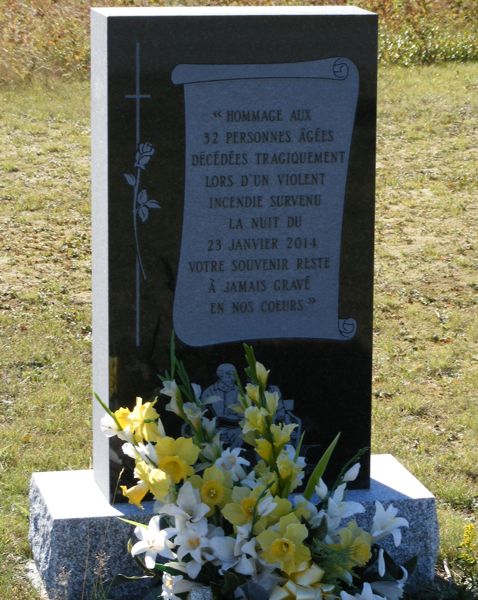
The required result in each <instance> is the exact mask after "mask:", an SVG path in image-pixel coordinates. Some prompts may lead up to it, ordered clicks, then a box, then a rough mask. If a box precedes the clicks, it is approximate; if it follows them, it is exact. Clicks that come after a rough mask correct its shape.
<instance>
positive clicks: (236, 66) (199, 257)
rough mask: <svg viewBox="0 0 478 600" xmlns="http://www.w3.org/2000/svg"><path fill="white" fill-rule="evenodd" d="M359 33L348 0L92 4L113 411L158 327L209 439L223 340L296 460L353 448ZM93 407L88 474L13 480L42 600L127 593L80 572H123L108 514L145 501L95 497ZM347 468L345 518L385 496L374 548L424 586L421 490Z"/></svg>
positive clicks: (233, 438)
mask: <svg viewBox="0 0 478 600" xmlns="http://www.w3.org/2000/svg"><path fill="white" fill-rule="evenodd" d="M376 34H377V24H376V16H375V15H374V14H372V13H369V12H366V11H363V10H360V9H357V8H353V7H341V8H338V7H323V8H318V7H300V8H298V7H288V8H286V7H281V8H278V7H275V8H260V7H256V8H227V9H226V8H219V7H217V8H207V9H206V8H201V9H199V8H195V9H191V8H187V9H177V8H175V9H149V8H148V9H146V8H145V9H94V10H93V11H92V133H93V288H94V289H93V379H94V382H93V387H94V390H95V392H97V393H98V394H99V395H100V396H101V397H102V398H103V400H104V401H106V402H108V403H109V405H110V407H111V408H112V409H113V410H114V409H116V408H118V407H119V406H121V405H127V404H132V403H133V402H134V398H135V396H136V395H142V396H143V397H145V398H149V397H151V396H154V395H156V394H157V393H158V391H159V388H160V381H159V378H158V374H159V373H162V372H163V371H164V370H165V369H166V368H167V367H168V350H169V340H170V337H171V332H172V331H173V330H175V331H176V335H177V346H178V351H179V353H180V355H181V357H182V358H183V359H184V361H185V363H186V364H187V365H188V368H189V370H190V372H191V376H192V379H193V381H197V382H198V383H200V384H201V385H202V386H203V392H202V394H203V397H204V398H207V397H208V396H209V395H211V394H214V395H216V396H219V397H220V398H221V400H220V401H219V402H217V403H215V404H214V405H213V406H214V411H215V414H216V416H217V418H218V422H219V423H220V425H221V435H222V436H223V438H224V440H225V442H226V443H227V444H228V445H229V446H234V445H238V444H240V443H241V440H240V436H238V434H237V418H236V416H235V413H233V412H232V411H231V409H230V407H231V405H232V404H233V403H234V402H235V399H236V397H237V389H236V387H235V368H239V367H240V365H241V364H242V363H243V353H242V349H241V342H244V341H247V342H250V343H252V344H253V345H254V347H255V350H256V354H257V356H258V357H259V359H260V360H261V361H262V362H263V363H265V364H266V365H267V366H268V367H270V368H272V378H271V383H272V384H273V385H274V386H278V387H279V388H280V390H281V393H282V397H281V401H280V405H279V411H280V413H281V417H282V419H283V420H284V421H286V422H290V423H295V424H296V425H297V428H296V434H295V435H296V436H297V438H298V437H300V434H301V433H302V432H303V431H305V432H306V438H305V444H304V446H305V450H306V452H307V458H308V459H309V460H313V457H314V455H317V454H319V453H320V452H321V451H322V450H323V449H324V448H325V447H326V446H327V445H328V444H329V443H330V441H331V440H332V438H333V437H335V435H336V433H337V432H338V431H341V432H342V439H341V443H340V445H339V446H338V449H337V452H336V454H335V468H337V467H338V466H339V465H342V464H343V463H344V461H345V460H347V459H349V458H350V457H351V456H352V455H353V454H354V453H355V452H356V451H357V450H359V449H361V448H363V447H366V446H369V444H370V388H371V352H372V257H373V208H374V145H375V105H376ZM102 415H103V410H102V409H101V407H100V406H99V405H98V404H97V403H95V405H94V474H93V471H64V472H53V473H35V474H34V475H33V477H32V481H31V487H30V536H29V537H30V543H31V546H32V555H33V558H34V560H35V564H36V566H37V568H38V570H39V572H40V574H41V577H42V580H43V582H44V584H45V587H46V589H47V591H48V594H49V596H50V597H52V598H53V597H54V598H58V599H59V600H76V599H77V598H79V597H82V598H85V599H88V598H93V597H97V592H98V591H99V590H101V589H103V592H104V593H107V595H108V597H111V598H112V599H113V598H118V599H119V598H121V599H122V600H125V599H126V598H131V600H136V599H139V598H143V597H144V593H145V592H144V587H142V586H143V585H144V582H140V583H139V584H138V587H136V588H135V587H134V586H133V587H129V588H128V589H123V588H122V587H118V588H112V589H111V590H107V589H105V588H101V587H99V588H98V584H101V581H103V580H105V579H108V578H110V577H112V576H113V575H115V574H118V573H120V572H121V573H123V574H125V575H134V574H139V569H138V567H137V566H136V565H135V563H134V561H133V559H132V558H131V556H129V555H128V554H127V552H126V539H127V538H128V536H129V535H130V534H131V531H130V528H128V527H127V526H126V525H125V524H124V523H122V522H120V521H118V516H122V517H125V518H127V519H129V520H140V519H142V520H144V521H147V520H148V519H149V518H150V516H152V515H153V514H154V503H152V502H147V503H145V507H144V510H143V511H140V510H139V509H137V508H136V507H133V506H131V505H128V504H125V503H121V504H113V505H111V504H110V502H109V501H110V499H111V498H113V497H114V490H115V489H117V486H118V484H119V481H118V478H119V474H120V472H121V469H122V458H121V457H122V454H121V449H120V447H119V446H118V445H115V444H111V446H109V444H108V440H107V439H106V438H105V437H104V436H103V434H102V433H101V432H100V428H99V421H100V418H101V417H102ZM162 416H167V413H166V415H164V414H163V415H162ZM166 426H167V428H168V431H172V430H171V429H170V427H173V423H172V422H171V423H169V422H167V423H166ZM178 433H179V432H178ZM370 465H371V469H370ZM362 466H363V468H362V470H361V473H362V475H361V479H360V480H359V481H358V486H359V488H366V487H367V486H368V484H369V474H370V472H371V482H370V483H371V485H370V487H369V489H357V490H353V491H352V492H351V493H350V495H349V499H352V500H357V501H360V502H362V503H363V504H364V506H365V509H366V511H365V513H364V514H363V515H360V517H361V519H362V521H361V523H362V524H363V525H364V526H367V527H370V521H371V519H372V515H373V512H374V503H375V501H376V500H380V501H382V502H384V503H385V504H386V505H388V504H389V503H393V504H394V505H395V506H396V507H397V508H399V510H400V514H401V515H403V516H405V517H406V518H407V519H408V520H409V523H410V527H409V529H407V530H406V532H404V538H403V543H402V545H401V546H400V547H399V548H398V550H397V549H395V548H389V549H390V551H391V552H392V554H393V555H395V556H396V558H397V559H398V560H402V561H403V560H408V559H409V558H411V557H412V556H414V555H417V556H418V559H419V560H418V567H417V570H416V573H415V575H414V580H413V581H414V582H415V583H416V584H428V583H429V582H430V581H431V580H432V579H433V575H434V569H433V566H434V560H435V557H436V552H437V546H438V529H437V520H436V510H435V499H434V498H433V496H432V495H431V494H430V492H428V490H426V489H425V488H424V487H423V486H422V485H421V484H420V483H419V482H418V481H417V480H416V479H415V478H414V477H413V476H412V475H410V473H408V472H407V471H406V469H404V467H402V466H401V465H400V464H399V463H398V462H397V461H396V460H395V459H394V458H393V457H391V456H389V455H382V456H377V455H375V456H373V457H372V460H371V461H370V456H369V455H367V456H364V457H363V458H362ZM95 480H96V481H95ZM125 483H127V482H125ZM116 500H119V498H116ZM135 569H136V570H135ZM98 578H99V579H101V581H98Z"/></svg>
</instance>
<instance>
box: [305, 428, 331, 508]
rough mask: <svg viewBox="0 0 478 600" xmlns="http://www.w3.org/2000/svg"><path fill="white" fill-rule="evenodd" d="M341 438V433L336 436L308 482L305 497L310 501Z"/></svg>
mask: <svg viewBox="0 0 478 600" xmlns="http://www.w3.org/2000/svg"><path fill="white" fill-rule="evenodd" d="M339 438H340V432H339V433H338V434H337V435H336V436H335V438H334V439H333V440H332V443H331V444H330V446H329V447H328V448H327V450H325V452H324V453H323V454H322V456H321V458H320V460H319V462H318V463H317V464H316V466H315V469H314V471H313V472H312V475H311V476H310V477H309V481H308V482H307V485H306V487H305V491H304V497H305V498H306V499H307V500H310V499H311V498H312V494H313V493H314V489H315V486H316V485H317V484H318V483H319V479H320V478H321V477H322V475H323V474H324V472H325V469H326V468H327V465H328V464H329V461H330V457H331V456H332V453H333V451H334V450H335V446H337V442H338V441H339Z"/></svg>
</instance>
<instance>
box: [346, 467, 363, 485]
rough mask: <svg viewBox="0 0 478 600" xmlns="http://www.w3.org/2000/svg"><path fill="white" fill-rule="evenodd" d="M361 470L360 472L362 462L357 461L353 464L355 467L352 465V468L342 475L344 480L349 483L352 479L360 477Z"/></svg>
mask: <svg viewBox="0 0 478 600" xmlns="http://www.w3.org/2000/svg"><path fill="white" fill-rule="evenodd" d="M359 472H360V463H355V464H354V465H353V467H350V469H348V470H347V471H345V474H344V476H343V477H342V481H344V482H347V483H348V482H350V481H355V480H356V479H357V477H358V474H359Z"/></svg>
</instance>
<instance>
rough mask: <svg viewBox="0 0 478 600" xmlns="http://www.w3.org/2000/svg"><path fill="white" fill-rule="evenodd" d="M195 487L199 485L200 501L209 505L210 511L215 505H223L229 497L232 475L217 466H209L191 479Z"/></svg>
mask: <svg viewBox="0 0 478 600" xmlns="http://www.w3.org/2000/svg"><path fill="white" fill-rule="evenodd" d="M191 483H192V485H193V486H195V487H199V492H200V494H201V499H202V501H203V502H204V503H205V504H207V505H208V506H209V508H210V509H211V512H212V511H213V509H214V507H215V506H218V507H223V506H224V505H225V504H226V502H229V500H230V498H231V487H232V477H231V476H230V475H229V473H226V472H224V471H222V470H221V469H219V468H218V467H214V466H213V467H209V468H208V469H206V470H205V471H204V473H203V476H202V478H201V477H195V478H194V479H191Z"/></svg>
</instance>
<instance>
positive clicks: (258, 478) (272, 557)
mask: <svg viewBox="0 0 478 600" xmlns="http://www.w3.org/2000/svg"><path fill="white" fill-rule="evenodd" d="M244 348H245V354H246V360H247V368H246V369H245V373H246V376H247V383H246V385H245V386H243V385H242V383H241V382H240V380H239V378H237V386H238V402H237V405H236V406H235V410H236V412H237V414H238V415H239V418H240V426H241V429H242V436H243V441H244V443H245V444H246V449H243V448H230V447H229V448H225V447H224V443H223V441H222V440H221V435H220V432H219V430H218V427H217V423H216V418H210V417H211V416H210V415H209V416H208V410H209V409H210V407H209V406H208V403H213V402H215V401H216V400H217V399H216V398H214V397H213V398H208V400H207V403H206V402H204V401H202V400H201V399H200V398H201V394H200V389H199V386H197V385H196V384H193V383H191V382H190V380H189V377H188V375H187V372H186V369H185V367H184V365H183V363H182V362H181V361H179V360H178V359H177V357H176V355H175V351H174V344H173V345H172V350H171V371H170V373H166V375H165V377H164V378H162V380H163V388H162V390H161V393H162V394H163V395H165V396H167V397H169V402H168V403H167V404H166V406H165V408H166V410H168V411H172V412H173V413H175V414H176V415H177V416H178V417H179V418H180V419H182V421H183V422H184V423H185V426H186V427H187V430H188V431H189V432H190V435H189V436H188V437H183V436H181V437H178V438H172V437H169V436H168V435H166V432H165V430H164V427H163V424H162V422H161V418H160V415H159V414H158V412H157V410H156V402H157V401H156V400H155V401H154V402H143V401H142V399H140V398H138V399H137V400H136V406H135V407H134V408H133V410H131V411H130V410H129V409H127V408H120V409H119V410H117V411H115V412H112V411H110V410H109V409H108V408H107V407H106V406H105V405H104V404H103V403H102V404H103V407H104V408H105V410H106V411H107V414H106V415H105V416H104V418H103V420H102V429H103V431H104V433H105V434H106V435H107V436H117V437H118V438H120V439H121V440H123V441H124V444H123V451H124V452H125V454H127V455H128V456H130V457H132V458H133V459H134V461H135V468H134V476H135V479H136V480H137V483H136V484H135V485H133V486H132V487H130V488H127V487H126V486H122V492H123V494H124V495H125V496H126V497H127V498H128V500H129V502H131V503H133V504H136V505H137V506H140V507H141V502H142V500H143V499H144V497H145V496H146V495H147V494H151V495H152V496H153V497H154V498H155V500H156V503H155V512H156V513H157V514H156V516H154V517H153V518H152V519H151V520H150V522H149V525H144V524H141V523H133V524H134V525H135V526H136V528H135V535H136V538H137V541H136V542H135V543H132V542H130V551H131V554H132V555H133V556H134V557H136V559H137V560H138V562H139V563H140V564H141V566H142V567H143V569H144V570H145V572H146V573H147V575H149V576H151V577H156V578H158V576H159V577H160V578H161V591H160V592H159V594H160V596H161V597H163V598H165V599H168V600H176V599H177V600H180V599H184V598H187V597H189V594H190V592H191V591H192V590H193V589H194V588H197V587H198V586H206V587H209V588H210V590H211V593H212V597H213V598H224V599H232V598H238V599H239V598H245V599H257V600H259V599H261V600H263V599H266V598H270V599H271V600H292V599H301V600H321V599H324V600H335V599H336V600H352V599H356V600H396V599H398V598H401V597H402V595H403V587H404V584H405V582H406V580H407V577H408V573H407V568H405V567H398V566H397V565H395V563H394V562H393V560H392V559H391V557H390V556H389V555H388V554H387V553H386V552H385V551H384V549H383V548H381V547H380V545H379V542H380V541H381V540H383V539H384V538H385V537H386V536H389V535H391V536H393V540H394V543H395V545H396V546H398V545H399V544H400V542H401V528H402V527H407V526H408V522H407V521H406V519H404V518H402V517H397V509H396V508H394V507H393V506H392V505H389V506H388V507H387V508H384V507H383V506H382V504H381V503H380V502H376V512H375V516H374V518H373V524H372V527H371V530H370V531H366V530H365V529H363V528H362V527H360V526H359V525H358V524H357V522H356V521H355V520H354V519H353V516H354V515H356V514H358V513H361V512H364V507H363V506H362V505H361V504H360V503H358V502H351V501H347V500H346V499H345V493H346V487H347V484H348V483H349V482H350V481H353V480H354V479H355V478H356V477H357V475H358V472H359V467H360V465H359V463H358V462H356V461H357V459H358V457H357V456H356V457H354V458H353V459H352V460H351V461H350V462H349V463H348V464H347V465H346V466H345V467H344V469H343V470H342V472H341V473H340V475H339V477H338V479H337V481H336V482H335V483H334V484H333V485H332V486H330V487H328V486H327V485H326V483H325V482H324V480H323V479H322V476H323V474H324V471H325V469H326V467H327V463H328V461H329V459H330V455H331V454H332V452H333V449H334V447H335V445H336V443H337V440H338V436H337V437H336V438H335V440H334V441H333V442H332V444H331V445H330V446H329V448H327V450H326V451H325V452H324V454H323V456H322V458H321V459H320V460H319V461H318V463H317V465H316V467H315V469H314V470H313V472H312V474H311V475H310V477H309V478H308V480H307V482H305V481H304V479H305V466H306V465H305V459H304V458H303V457H302V456H301V455H300V450H301V442H302V439H303V435H302V438H301V439H300V440H299V442H298V443H297V445H296V446H297V447H294V446H293V445H292V444H291V435H292V433H293V431H294V428H295V427H296V424H293V423H285V422H284V421H282V420H281V418H280V417H278V414H279V411H278V406H279V402H280V394H279V392H278V391H277V388H271V387H269V385H268V381H269V371H268V370H267V369H266V368H265V367H264V365H262V364H261V363H260V362H258V361H256V358H255V356H254V351H253V349H252V348H251V347H250V346H247V345H244ZM271 389H272V390H273V391H271ZM100 402H101V401H100ZM299 488H301V489H303V491H302V493H299V492H298V489H299ZM128 522H129V523H131V522H130V521H128ZM158 557H159V558H158ZM158 597H159V595H158Z"/></svg>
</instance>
